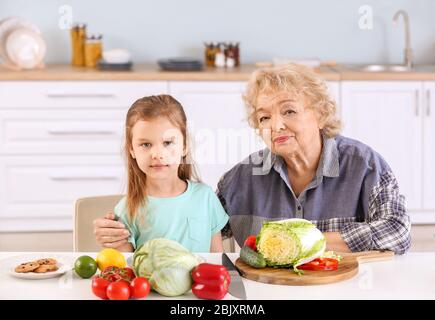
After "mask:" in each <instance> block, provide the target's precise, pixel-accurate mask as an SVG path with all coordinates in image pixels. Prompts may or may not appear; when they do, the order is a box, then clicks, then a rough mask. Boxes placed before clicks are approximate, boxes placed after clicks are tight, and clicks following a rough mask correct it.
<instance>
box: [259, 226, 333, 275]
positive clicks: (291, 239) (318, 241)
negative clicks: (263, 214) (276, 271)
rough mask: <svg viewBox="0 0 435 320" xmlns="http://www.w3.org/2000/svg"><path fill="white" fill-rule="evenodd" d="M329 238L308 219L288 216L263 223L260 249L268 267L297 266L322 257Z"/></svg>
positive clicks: (260, 234)
mask: <svg viewBox="0 0 435 320" xmlns="http://www.w3.org/2000/svg"><path fill="white" fill-rule="evenodd" d="M325 247H326V240H325V237H324V236H323V234H322V232H320V230H319V229H317V228H316V226H315V225H314V224H312V223H311V222H310V221H308V220H305V219H288V220H281V221H270V222H265V223H263V226H262V228H261V231H260V233H259V234H258V236H257V250H258V252H260V253H261V254H262V255H263V257H264V258H265V259H266V263H267V265H268V266H272V267H290V266H292V267H293V268H294V269H295V270H297V266H300V265H301V264H304V263H307V262H310V261H311V260H314V259H315V258H318V257H320V256H321V255H322V254H323V252H324V251H325Z"/></svg>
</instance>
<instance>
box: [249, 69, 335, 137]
mask: <svg viewBox="0 0 435 320" xmlns="http://www.w3.org/2000/svg"><path fill="white" fill-rule="evenodd" d="M278 91H287V92H289V93H291V94H294V95H295V96H300V95H301V94H302V95H303V96H305V97H306V98H308V104H309V105H308V107H310V108H313V109H314V110H315V111H316V112H317V113H318V115H319V122H320V123H321V124H322V133H323V134H324V135H325V136H326V137H328V138H332V137H335V136H336V135H338V134H339V133H340V130H341V121H340V120H339V118H338V116H337V105H336V102H335V100H334V98H332V97H331V95H330V93H329V91H328V88H327V86H326V83H325V81H324V80H323V79H322V78H320V77H319V76H318V75H317V74H316V73H315V72H314V70H313V69H312V68H310V67H306V66H303V65H298V64H290V65H288V66H285V67H272V68H263V69H259V70H257V71H255V72H254V73H253V74H252V75H251V78H250V79H249V82H248V86H247V89H246V93H245V94H244V95H243V100H244V102H245V105H246V110H247V113H248V122H249V125H250V126H251V127H253V128H255V129H257V128H258V125H259V124H258V119H257V117H256V110H257V98H258V96H259V94H263V93H266V94H267V93H269V92H278Z"/></svg>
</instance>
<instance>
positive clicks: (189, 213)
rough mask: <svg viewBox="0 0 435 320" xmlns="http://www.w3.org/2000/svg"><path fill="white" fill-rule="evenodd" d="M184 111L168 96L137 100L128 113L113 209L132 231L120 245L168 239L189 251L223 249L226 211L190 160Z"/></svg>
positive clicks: (126, 248) (129, 248)
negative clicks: (123, 167)
mask: <svg viewBox="0 0 435 320" xmlns="http://www.w3.org/2000/svg"><path fill="white" fill-rule="evenodd" d="M187 141H188V134H187V128H186V115H185V113H184V110H183V107H182V106H181V104H180V103H179V102H178V101H177V100H175V99H174V98H173V97H171V96H169V95H158V96H149V97H144V98H141V99H139V100H137V101H136V102H135V103H133V105H132V106H131V108H130V109H129V111H128V113H127V118H126V130H125V156H126V158H127V169H128V189H127V196H126V197H124V198H123V199H122V200H121V201H120V202H119V203H118V204H117V206H116V207H115V215H116V217H117V220H119V221H121V222H122V223H123V224H124V225H125V226H126V228H127V230H128V231H129V233H130V237H129V238H128V242H127V243H126V244H123V245H121V246H120V247H118V248H117V249H118V250H121V251H134V250H135V249H136V248H138V247H139V246H140V245H141V244H143V243H144V242H146V241H147V240H150V239H154V238H161V237H163V238H168V239H172V240H175V241H177V242H179V243H180V244H182V245H183V246H184V247H186V248H187V249H188V250H190V251H193V252H209V251H211V252H222V251H223V249H222V238H221V234H220V231H221V229H222V228H223V227H224V226H225V225H226V223H227V221H228V215H227V214H226V212H225V211H224V209H223V208H222V205H221V203H220V201H219V200H218V198H217V196H216V194H215V193H214V192H213V190H212V188H211V187H209V186H207V185H205V184H203V183H200V182H199V179H198V178H197V176H196V173H195V168H194V165H193V164H192V161H191V159H190V152H189V145H188V143H187Z"/></svg>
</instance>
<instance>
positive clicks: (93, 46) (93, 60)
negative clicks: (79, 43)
mask: <svg viewBox="0 0 435 320" xmlns="http://www.w3.org/2000/svg"><path fill="white" fill-rule="evenodd" d="M102 38H103V36H102V35H91V36H89V37H88V38H87V39H86V43H85V65H86V67H96V65H97V62H98V60H100V59H101V58H102V57H103V43H102V41H101V39H102Z"/></svg>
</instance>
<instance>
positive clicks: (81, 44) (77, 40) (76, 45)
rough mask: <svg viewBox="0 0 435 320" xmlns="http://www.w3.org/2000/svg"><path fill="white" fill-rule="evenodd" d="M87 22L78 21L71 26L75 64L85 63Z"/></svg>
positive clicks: (72, 59)
mask: <svg viewBox="0 0 435 320" xmlns="http://www.w3.org/2000/svg"><path fill="white" fill-rule="evenodd" d="M85 40H86V24H84V23H78V24H75V25H74V26H73V27H72V28H71V49H72V58H71V64H72V65H73V66H78V67H82V66H84V65H85Z"/></svg>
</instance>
